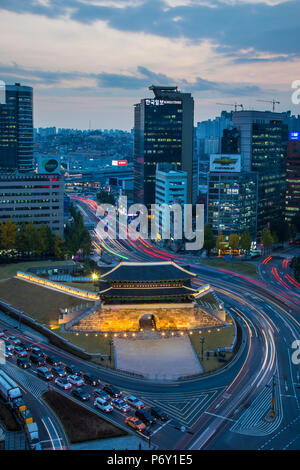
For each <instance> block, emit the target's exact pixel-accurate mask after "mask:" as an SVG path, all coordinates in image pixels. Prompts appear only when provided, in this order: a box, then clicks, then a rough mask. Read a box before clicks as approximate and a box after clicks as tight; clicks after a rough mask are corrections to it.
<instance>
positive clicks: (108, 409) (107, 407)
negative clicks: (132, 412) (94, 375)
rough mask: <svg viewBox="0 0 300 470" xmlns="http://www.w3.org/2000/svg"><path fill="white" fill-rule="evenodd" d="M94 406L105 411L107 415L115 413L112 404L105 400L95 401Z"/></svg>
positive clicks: (97, 399)
mask: <svg viewBox="0 0 300 470" xmlns="http://www.w3.org/2000/svg"><path fill="white" fill-rule="evenodd" d="M94 406H95V407H96V408H99V410H101V411H105V412H106V413H110V412H111V411H113V407H112V406H111V404H110V403H108V401H106V400H103V398H100V397H97V398H96V399H95V401H94Z"/></svg>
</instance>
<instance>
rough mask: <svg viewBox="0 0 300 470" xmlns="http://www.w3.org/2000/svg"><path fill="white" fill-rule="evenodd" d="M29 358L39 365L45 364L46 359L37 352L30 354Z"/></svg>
mask: <svg viewBox="0 0 300 470" xmlns="http://www.w3.org/2000/svg"><path fill="white" fill-rule="evenodd" d="M29 359H30V361H31V362H33V364H36V365H37V366H44V365H45V359H44V358H43V357H42V356H39V355H37V354H30V357H29Z"/></svg>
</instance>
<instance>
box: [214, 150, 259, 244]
mask: <svg viewBox="0 0 300 470" xmlns="http://www.w3.org/2000/svg"><path fill="white" fill-rule="evenodd" d="M207 184H208V191H207V206H206V214H207V215H206V221H207V223H208V224H210V225H211V227H212V231H213V233H214V235H216V236H217V235H219V234H220V233H221V232H222V233H223V235H224V236H225V239H226V240H228V239H229V236H230V234H231V233H234V232H235V233H242V232H243V231H244V230H245V229H248V230H249V232H250V234H251V235H252V236H253V237H255V236H256V230H257V225H256V224H257V217H256V215H257V173H255V172H245V171H243V170H242V169H241V155H237V154H235V155H211V156H210V171H209V173H208V183H207Z"/></svg>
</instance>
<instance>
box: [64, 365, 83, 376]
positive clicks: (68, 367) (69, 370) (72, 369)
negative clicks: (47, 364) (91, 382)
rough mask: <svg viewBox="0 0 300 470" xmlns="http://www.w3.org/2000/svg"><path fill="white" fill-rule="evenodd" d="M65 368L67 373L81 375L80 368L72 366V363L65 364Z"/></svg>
mask: <svg viewBox="0 0 300 470" xmlns="http://www.w3.org/2000/svg"><path fill="white" fill-rule="evenodd" d="M65 369H66V372H67V373H68V374H71V375H81V372H80V370H79V369H78V368H77V367H75V366H73V365H72V364H71V365H66V366H65Z"/></svg>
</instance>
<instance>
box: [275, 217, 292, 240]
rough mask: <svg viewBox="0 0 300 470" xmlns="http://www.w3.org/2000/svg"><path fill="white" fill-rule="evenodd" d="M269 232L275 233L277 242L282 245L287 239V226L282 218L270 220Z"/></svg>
mask: <svg viewBox="0 0 300 470" xmlns="http://www.w3.org/2000/svg"><path fill="white" fill-rule="evenodd" d="M270 230H271V232H274V233H276V235H277V237H278V240H279V242H280V243H281V244H282V245H283V243H284V242H286V241H287V240H288V239H289V232H290V230H289V224H288V223H287V222H286V221H285V220H284V219H283V218H278V219H275V220H272V222H271V224H270Z"/></svg>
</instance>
